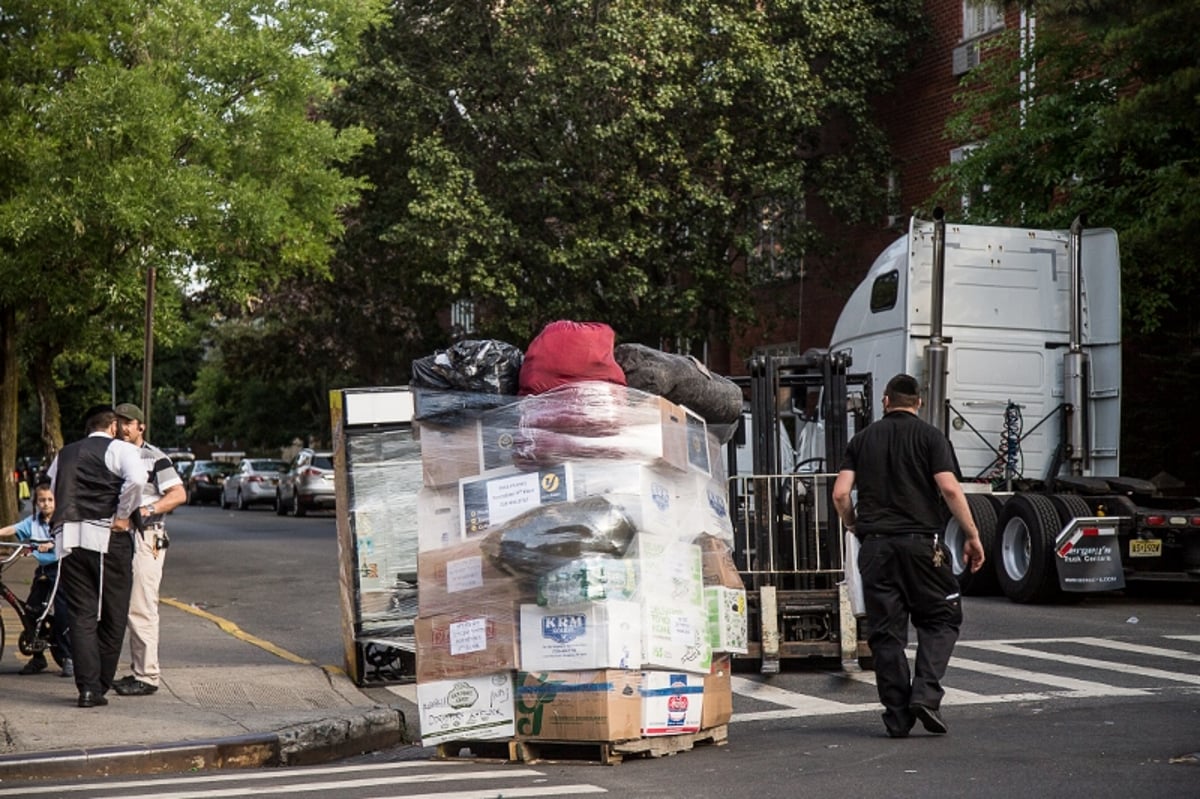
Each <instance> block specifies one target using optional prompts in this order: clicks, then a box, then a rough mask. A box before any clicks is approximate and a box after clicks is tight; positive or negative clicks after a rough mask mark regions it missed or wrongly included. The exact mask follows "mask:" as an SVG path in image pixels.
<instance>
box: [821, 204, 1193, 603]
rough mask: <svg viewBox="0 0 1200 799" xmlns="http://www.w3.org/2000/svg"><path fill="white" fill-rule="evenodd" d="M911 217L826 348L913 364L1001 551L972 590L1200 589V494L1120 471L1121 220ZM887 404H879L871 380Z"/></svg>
mask: <svg viewBox="0 0 1200 799" xmlns="http://www.w3.org/2000/svg"><path fill="white" fill-rule="evenodd" d="M934 217H935V218H934V219H933V220H932V221H925V220H919V219H916V218H914V219H912V220H911V221H910V225H909V230H908V233H907V234H906V235H905V236H903V237H901V238H900V239H898V240H897V241H896V242H895V243H894V244H892V245H891V246H890V247H888V248H887V249H886V250H884V252H883V253H882V254H881V255H880V256H879V257H878V258H877V259H876V260H875V262H874V264H873V265H872V266H871V268H870V270H869V271H868V273H867V276H866V278H865V279H864V280H863V281H862V283H861V284H860V285H859V286H858V287H857V289H856V290H855V291H854V293H853V294H852V295H851V297H850V299H849V300H848V301H847V302H846V305H845V307H844V308H843V310H842V313H841V315H840V316H839V319H838V322H837V324H836V326H835V328H834V332H833V336H832V338H831V340H830V345H829V351H830V352H832V353H837V354H838V355H839V357H841V358H844V359H846V360H847V361H848V362H851V363H852V364H853V368H854V369H855V370H856V371H859V372H864V373H867V374H869V375H871V376H872V378H873V381H874V383H875V384H876V385H884V384H885V383H886V382H887V380H889V379H890V378H891V377H892V376H893V375H895V374H898V373H901V372H904V373H908V374H911V375H913V376H914V377H916V378H917V379H918V381H919V382H920V383H921V386H922V395H923V396H922V399H923V402H924V405H923V414H924V416H925V419H926V421H929V422H930V423H931V424H933V425H935V426H937V427H938V428H940V429H941V430H943V431H944V432H945V434H946V435H947V436H948V437H949V438H950V440H951V443H952V444H953V445H954V448H955V451H956V453H957V456H958V459H959V463H960V467H961V470H962V480H963V483H964V487H965V488H966V489H967V490H968V499H969V503H970V506H971V510H972V513H973V515H974V518H975V521H976V524H977V526H978V527H979V531H980V535H981V537H982V538H983V543H984V547H985V549H986V552H987V555H988V558H989V564H987V565H985V568H984V569H983V570H981V571H980V572H977V573H976V574H971V573H970V572H969V571H968V570H966V569H965V568H964V564H963V563H962V560H961V553H962V534H961V531H960V530H958V529H957V528H958V525H957V523H956V522H954V521H953V520H951V522H950V523H949V525H948V527H947V530H946V542H947V544H948V545H949V547H950V549H951V552H953V553H954V568H955V572H956V574H957V575H958V576H959V581H960V584H961V585H962V588H963V590H964V592H965V593H972V594H986V593H995V592H996V591H1000V592H1003V594H1004V595H1005V596H1007V597H1008V598H1009V599H1011V600H1013V601H1015V602H1047V601H1055V600H1058V601H1062V600H1066V599H1071V598H1078V597H1080V596H1081V595H1082V594H1084V593H1087V592H1093V591H1109V590H1116V589H1121V588H1124V587H1125V586H1126V585H1127V584H1131V583H1145V582H1161V581H1170V582H1177V583H1185V584H1187V585H1189V586H1192V587H1193V590H1195V589H1197V588H1200V499H1197V498H1196V497H1193V496H1174V495H1171V496H1168V495H1167V494H1166V493H1165V492H1164V491H1162V490H1160V489H1159V487H1158V486H1156V485H1155V484H1154V483H1152V482H1150V481H1148V480H1145V479H1140V478H1135V477H1129V476H1123V475H1122V474H1121V470H1120V440H1121V268H1120V253H1119V248H1118V242H1117V235H1116V233H1115V232H1114V231H1112V230H1108V229H1085V227H1084V221H1083V219H1082V218H1080V219H1076V220H1075V221H1074V222H1073V223H1072V224H1071V226H1070V228H1069V229H1067V230H1032V229H1025V228H1010V227H993V226H980V225H960V224H947V223H946V222H945V220H944V218H943V215H942V213H941V211H940V209H939V210H938V211H936V212H935V214H934ZM872 401H873V402H874V408H873V411H874V414H873V415H874V416H875V417H876V418H878V416H879V415H880V414H881V413H882V405H881V402H882V398H881V397H879V396H875V397H873V398H872Z"/></svg>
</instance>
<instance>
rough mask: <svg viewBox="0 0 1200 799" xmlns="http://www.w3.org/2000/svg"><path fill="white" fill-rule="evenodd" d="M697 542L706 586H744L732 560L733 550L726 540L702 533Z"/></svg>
mask: <svg viewBox="0 0 1200 799" xmlns="http://www.w3.org/2000/svg"><path fill="white" fill-rule="evenodd" d="M697 543H698V546H699V547H700V562H701V568H702V570H703V575H704V584H705V585H706V586H709V585H723V586H725V587H726V588H744V587H745V584H744V583H743V582H742V575H741V573H740V572H738V569H737V564H735V563H734V562H733V550H732V549H731V548H730V546H729V544H728V542H726V541H725V540H723V539H720V538H714V537H713V536H710V535H702V536H700V538H698V539H697Z"/></svg>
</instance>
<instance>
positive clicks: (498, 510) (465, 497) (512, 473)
mask: <svg viewBox="0 0 1200 799" xmlns="http://www.w3.org/2000/svg"><path fill="white" fill-rule="evenodd" d="M571 480H572V475H571V466H570V464H565V463H564V464H558V465H555V466H548V467H545V468H543V469H539V470H537V471H536V472H523V471H520V470H519V469H515V468H513V469H499V470H497V471H494V472H486V473H484V474H481V475H478V476H476V477H468V478H463V479H462V480H460V481H459V483H458V503H459V508H460V524H461V528H460V531H461V537H463V538H471V537H473V536H477V535H480V534H482V533H484V532H485V531H486V530H487V529H488V528H489V527H494V526H496V525H498V524H503V523H504V522H506V521H508V520H509V519H513V518H515V517H517V516H520V515H521V514H522V513H525V512H526V511H529V510H533V509H534V508H536V507H539V506H541V505H549V504H552V503H555V502H566V501H568V500H571V499H574V498H575V497H574V488H573V486H572V483H571Z"/></svg>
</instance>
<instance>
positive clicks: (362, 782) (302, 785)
mask: <svg viewBox="0 0 1200 799" xmlns="http://www.w3.org/2000/svg"><path fill="white" fill-rule="evenodd" d="M529 773H530V772H529V771H528V770H527V769H522V770H518V771H514V770H512V769H507V768H504V769H493V770H490V771H456V772H453V773H448V774H413V775H411V776H401V777H396V776H392V777H366V778H364V779H358V780H323V781H320V782H292V783H287V784H284V785H256V786H254V791H253V793H254V795H255V796H259V795H262V794H288V795H293V794H297V793H312V792H315V791H328V790H330V789H332V788H337V789H340V790H343V791H345V790H351V789H355V788H374V787H378V786H382V785H409V784H412V783H422V784H427V783H431V782H451V781H455V780H463V781H467V780H500V779H510V778H512V777H514V776H520V777H523V776H528V774H529ZM532 773H533V774H536V775H538V776H541V775H540V774H539V773H538V772H532ZM98 784H103V783H98ZM93 787H94V786H93ZM571 787H584V786H571ZM513 790H520V789H513ZM555 790H558V791H562V790H565V789H564V787H563V786H558V787H556V789H555ZM581 792H582V791H575V793H581ZM497 793H502V794H506V795H509V796H513V795H516V794H513V793H511V792H510V790H509V789H508V788H505V789H503V791H497V789H496V788H492V789H491V790H490V791H489V792H488V793H486V794H483V795H485V796H493V797H494V796H496V795H497ZM593 793H594V791H593ZM245 795H246V789H245V787H237V788H215V789H204V788H197V789H196V790H190V791H187V790H185V791H179V792H175V793H159V792H155V793H146V794H139V795H136V796H125V797H123V799H224V798H225V797H243V796H245ZM391 795H392V796H395V795H396V794H394V793H393V794H391ZM426 795H427V796H428V795H432V796H438V794H426ZM454 795H455V794H441V796H454ZM533 795H536V794H533ZM409 799H415V797H409Z"/></svg>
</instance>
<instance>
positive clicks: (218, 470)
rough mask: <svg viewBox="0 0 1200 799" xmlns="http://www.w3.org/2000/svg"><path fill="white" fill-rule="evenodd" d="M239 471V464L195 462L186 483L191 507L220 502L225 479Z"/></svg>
mask: <svg viewBox="0 0 1200 799" xmlns="http://www.w3.org/2000/svg"><path fill="white" fill-rule="evenodd" d="M236 471H237V464H235V463H222V462H220V461H195V462H194V463H193V465H192V471H191V473H190V474H189V475H188V477H187V480H186V481H184V482H185V484H186V485H187V497H188V504H189V505H199V504H201V503H203V502H219V501H220V499H221V488H222V487H223V486H224V485H225V478H226V477H228V476H229V475H231V474H233V473H234V472H236Z"/></svg>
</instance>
